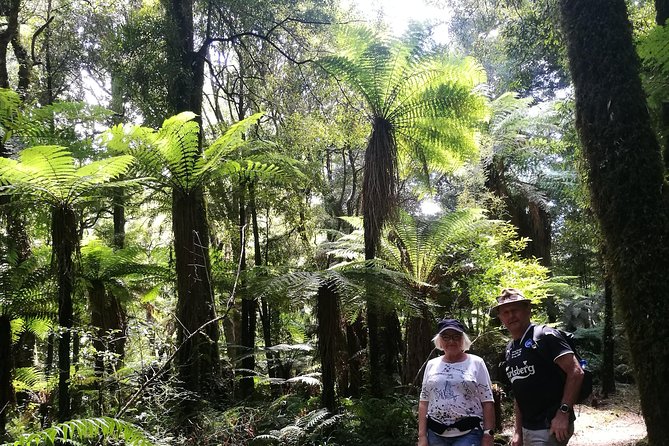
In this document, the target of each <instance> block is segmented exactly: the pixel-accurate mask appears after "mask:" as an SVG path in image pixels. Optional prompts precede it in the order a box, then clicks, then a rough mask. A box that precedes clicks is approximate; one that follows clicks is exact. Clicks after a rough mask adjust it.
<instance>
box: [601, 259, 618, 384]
mask: <svg viewBox="0 0 669 446" xmlns="http://www.w3.org/2000/svg"><path fill="white" fill-rule="evenodd" d="M613 327H614V314H613V287H612V286H611V279H610V278H609V274H608V272H607V273H606V277H605V280H604V333H603V335H602V371H601V379H602V394H603V395H604V396H608V395H609V394H610V393H615V391H616V379H615V362H614V359H613V358H614V352H615V341H614V337H613Z"/></svg>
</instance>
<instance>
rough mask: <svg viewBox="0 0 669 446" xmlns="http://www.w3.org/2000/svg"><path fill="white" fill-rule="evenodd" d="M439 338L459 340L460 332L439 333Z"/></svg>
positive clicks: (460, 337)
mask: <svg viewBox="0 0 669 446" xmlns="http://www.w3.org/2000/svg"><path fill="white" fill-rule="evenodd" d="M439 336H441V339H443V340H444V341H459V340H460V339H462V333H458V334H454V335H447V334H440V335H439Z"/></svg>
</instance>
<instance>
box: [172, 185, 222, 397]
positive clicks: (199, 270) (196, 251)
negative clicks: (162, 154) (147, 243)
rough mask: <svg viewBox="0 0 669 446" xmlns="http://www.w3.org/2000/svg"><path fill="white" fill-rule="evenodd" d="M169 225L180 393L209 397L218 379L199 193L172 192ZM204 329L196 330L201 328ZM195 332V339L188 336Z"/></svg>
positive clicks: (204, 219)
mask: <svg viewBox="0 0 669 446" xmlns="http://www.w3.org/2000/svg"><path fill="white" fill-rule="evenodd" d="M172 225H173V232H174V256H175V266H176V276H177V319H178V322H177V324H178V325H177V327H178V329H177V345H178V346H179V347H180V350H179V353H178V354H177V357H176V359H177V366H178V369H179V378H180V379H181V381H182V382H183V383H184V386H185V388H186V389H188V390H191V391H193V392H204V393H206V394H210V393H211V391H212V386H213V385H214V383H215V381H216V378H217V377H218V368H219V357H218V337H219V330H218V324H217V323H210V321H212V320H214V319H215V318H216V311H215V306H214V298H213V292H212V289H211V282H210V280H211V278H210V272H211V265H210V260H209V227H208V225H207V213H206V208H205V203H204V196H203V191H202V189H200V188H195V189H194V190H193V191H192V192H191V193H184V192H183V191H181V190H178V189H175V190H174V191H173V195H172ZM207 323H208V325H206V327H204V328H203V329H201V328H202V327H203V326H204V325H205V324H207ZM197 330H200V331H199V332H198V333H197V334H196V335H194V336H192V337H190V339H189V336H190V335H191V334H193V333H195V332H196V331H197Z"/></svg>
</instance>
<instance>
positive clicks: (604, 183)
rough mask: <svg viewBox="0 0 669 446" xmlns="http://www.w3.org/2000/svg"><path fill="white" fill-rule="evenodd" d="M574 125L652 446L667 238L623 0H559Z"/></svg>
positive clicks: (664, 360)
mask: <svg viewBox="0 0 669 446" xmlns="http://www.w3.org/2000/svg"><path fill="white" fill-rule="evenodd" d="M561 13H562V21H563V29H564V33H565V36H566V39H567V44H568V52H569V62H570V69H571V73H572V78H573V81H574V87H575V97H576V127H577V129H578V132H579V136H580V139H581V141H582V144H583V148H584V153H585V157H586V158H587V163H588V173H589V181H590V190H591V195H592V204H593V207H594V210H595V213H596V215H597V218H598V219H599V222H600V225H601V228H602V233H603V235H604V238H605V240H606V246H607V252H606V254H607V258H608V259H607V260H608V263H609V265H610V267H611V279H612V282H613V286H614V295H615V296H616V299H617V301H618V305H619V307H620V309H621V310H622V311H621V313H622V314H623V318H624V323H625V328H626V331H627V335H628V337H629V343H630V347H631V355H632V362H633V365H634V368H635V371H636V376H637V383H638V386H639V393H640V397H641V407H642V412H643V416H644V419H645V422H646V427H647V429H648V441H649V444H650V445H651V446H654V445H664V444H666V428H665V424H666V420H667V419H668V418H669V392H660V391H658V385H661V383H663V382H665V381H666V371H667V369H668V368H669V350H668V349H667V347H666V340H667V339H669V324H667V322H666V321H667V320H668V319H669V282H668V279H667V277H668V276H667V271H669V237H668V227H669V226H668V224H667V221H668V219H667V199H666V191H667V188H666V184H665V183H664V181H663V176H664V167H663V163H662V159H661V155H660V147H659V144H658V141H657V139H656V137H655V134H654V132H653V130H652V128H651V124H650V117H649V113H648V109H647V106H646V100H645V94H644V91H643V89H642V87H641V81H640V79H639V60H638V58H637V55H636V52H635V50H634V46H633V44H632V32H631V26H630V23H629V20H628V17H627V10H626V5H625V2H624V0H587V1H585V0H561Z"/></svg>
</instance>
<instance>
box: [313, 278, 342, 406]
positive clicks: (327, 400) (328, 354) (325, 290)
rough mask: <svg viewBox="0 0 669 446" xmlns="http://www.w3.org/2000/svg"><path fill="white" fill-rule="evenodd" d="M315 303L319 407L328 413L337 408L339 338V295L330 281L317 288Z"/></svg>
mask: <svg viewBox="0 0 669 446" xmlns="http://www.w3.org/2000/svg"><path fill="white" fill-rule="evenodd" d="M316 299H317V302H316V319H317V321H318V328H317V330H318V353H319V355H320V359H321V375H322V381H323V391H322V393H321V405H322V406H323V407H325V408H327V409H328V410H329V411H330V412H333V413H334V412H335V410H336V408H337V394H336V392H335V383H336V380H337V352H338V350H339V349H338V347H337V345H338V342H337V341H338V340H339V339H340V338H341V333H340V328H339V319H340V314H339V295H338V294H337V291H336V290H335V288H334V284H333V283H332V282H331V281H328V282H325V283H322V284H321V285H320V286H319V287H318V294H317V297H316Z"/></svg>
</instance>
